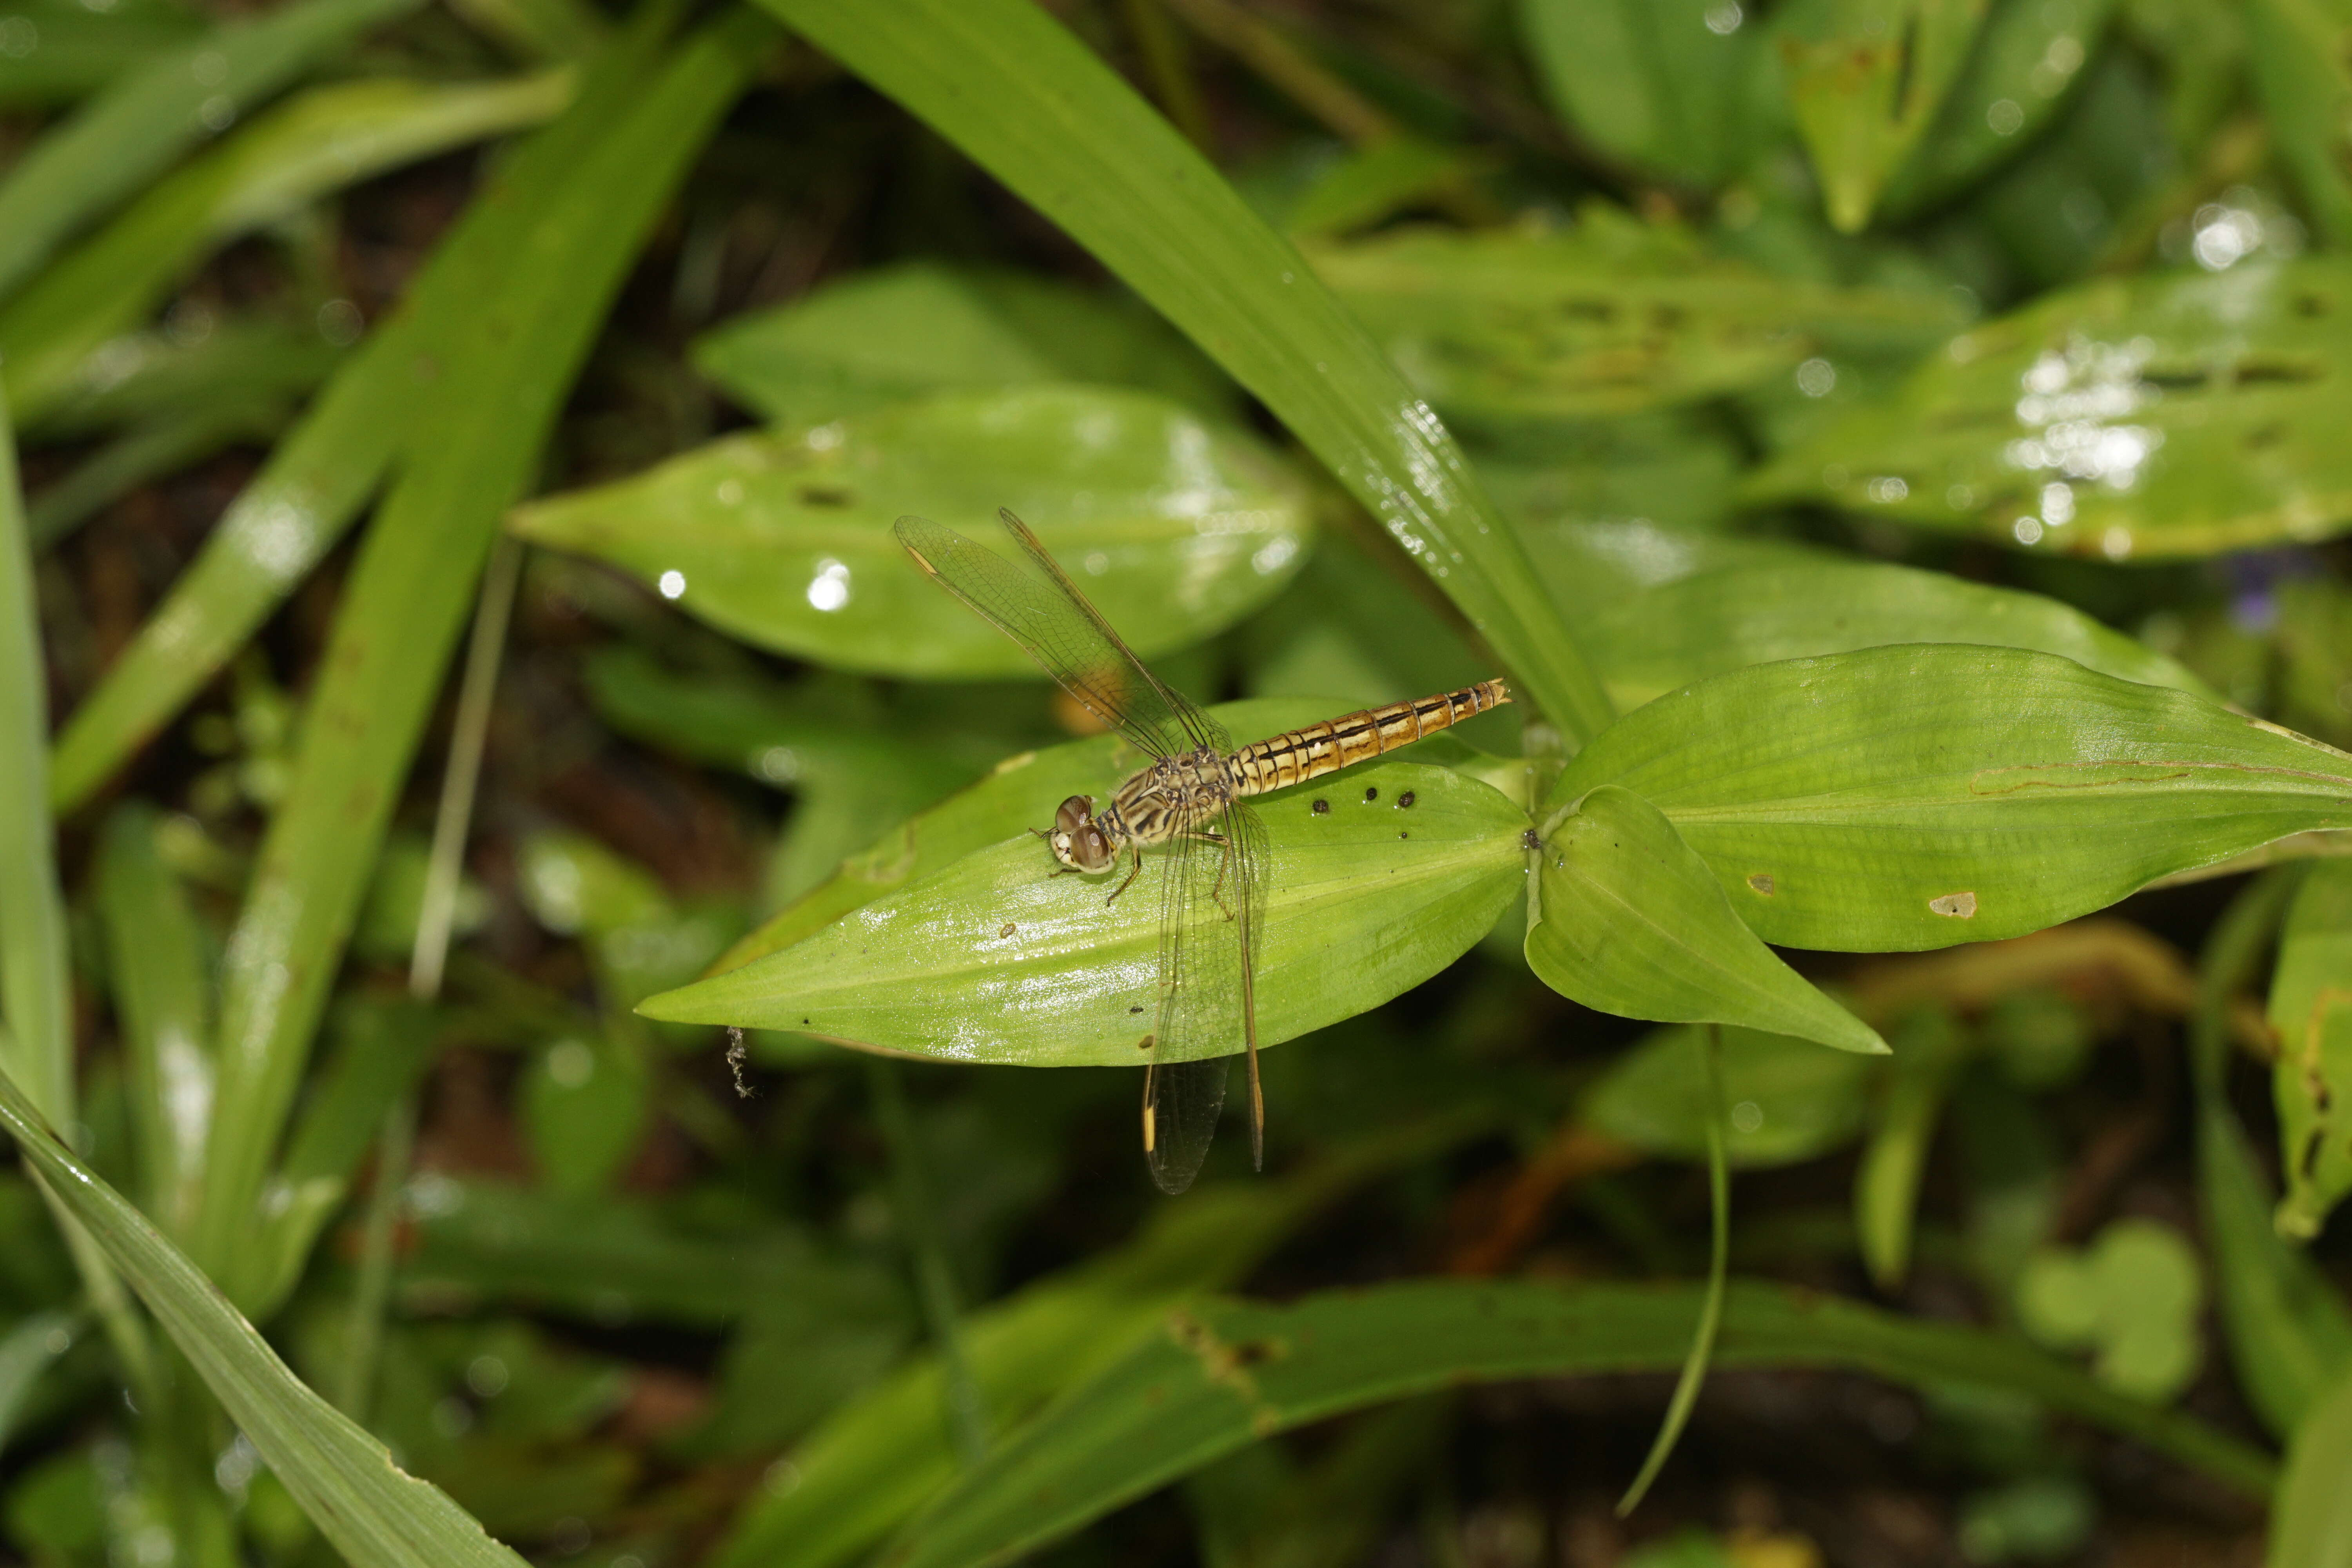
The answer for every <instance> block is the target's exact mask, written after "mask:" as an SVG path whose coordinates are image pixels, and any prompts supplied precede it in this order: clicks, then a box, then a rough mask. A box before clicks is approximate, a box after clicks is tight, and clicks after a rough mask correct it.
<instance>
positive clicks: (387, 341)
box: [51, 42, 657, 807]
mask: <svg viewBox="0 0 2352 1568" xmlns="http://www.w3.org/2000/svg"><path fill="white" fill-rule="evenodd" d="M656 58H657V56H656V51H655V50H653V49H652V48H649V47H646V45H645V44H644V43H642V42H639V43H636V44H634V45H633V44H630V43H627V42H619V43H616V44H615V45H614V47H611V48H608V49H607V50H606V51H605V52H604V54H603V55H602V56H600V57H599V58H598V59H597V60H596V61H595V62H594V64H593V66H592V67H590V68H588V71H587V74H586V75H585V77H584V78H583V81H582V84H581V88H580V91H579V94H578V96H577V100H576V101H575V102H574V104H573V106H572V110H571V111H570V112H568V113H566V114H564V115H562V117H561V118H559V119H558V120H557V121H555V123H554V124H552V125H551V126H549V127H548V128H547V129H545V130H544V131H542V132H540V133H539V134H537V135H535V136H533V137H531V138H530V141H529V142H528V143H526V144H525V145H524V146H522V147H521V148H520V149H518V150H517V151H516V153H514V155H513V156H512V157H511V158H509V159H508V160H507V161H506V162H505V163H504V165H503V166H502V168H501V170H500V172H499V176H498V177H497V178H496V179H495V180H493V181H492V182H491V184H490V186H489V189H488V192H487V193H486V194H485V195H484V198H483V199H481V200H478V201H476V202H474V203H473V204H472V205H469V206H468V207H467V209H466V213H465V216H463V217H461V218H460V219H459V220H458V222H457V226H456V227H455V228H454V229H453V230H452V231H451V233H450V235H449V237H447V238H446V239H445V240H444V241H443V242H442V243H441V245H440V246H438V247H436V249H435V250H434V253H433V255H432V257H431V258H430V259H429V260H427V262H426V263H425V266H424V268H422V269H420V271H419V272H418V273H417V275H416V277H415V279H412V280H411V282H410V283H409V285H408V287H407V288H406V289H405V290H404V297H403V300H402V304H401V306H400V308H399V310H397V311H396V312H395V313H394V315H393V317H392V319H391V320H390V321H387V322H386V323H385V324H384V325H383V327H382V328H380V329H379V330H378V331H376V332H375V333H373V335H372V336H371V337H370V338H369V339H368V341H367V342H366V344H365V345H364V346H363V347H362V348H361V349H360V350H359V351H358V352H357V353H354V354H353V355H352V358H351V359H350V360H349V361H348V362H347V363H345V364H344V365H343V366H342V368H341V371H339V372H338V373H337V374H336V375H335V377H334V379H333V380H332V381H331V382H330V383H329V384H328V385H327V387H326V389H325V391H324V392H323V393H321V395H320V397H319V399H318V401H317V403H316V404H315V405H313V406H312V407H311V409H310V412H309V414H308V415H307V416H305V417H304V418H303V420H302V422H301V423H300V424H299V426H296V427H295V429H294V430H293V431H291V432H290V433H289V435H288V436H287V437H286V439H285V440H283V441H282V442H280V443H279V444H278V447H277V448H276V449H275V450H274V451H273V452H272V453H271V455H270V460H269V462H268V464H267V465H266V466H265V467H264V468H262V470H261V472H260V473H259V474H258V475H257V476H256V477H255V479H254V480H253V482H252V483H250V484H248V485H247V487H246V488H245V489H244V490H243V491H242V492H241V493H240V494H239V495H238V496H237V498H236V500H235V501H234V502H232V503H231V504H230V506H229V509H228V510H227V512H226V514H225V515H224V516H223V517H222V519H221V521H219V522H218V523H217V524H215V526H214V528H213V531H212V533H211V535H210V536H209V537H208V538H207V539H206V540H205V548H204V551H203V552H202V553H201V554H199V555H198V556H197V558H196V560H195V562H194V564H192V565H191V566H190V567H189V568H188V570H187V571H186V572H185V573H184V574H182V576H181V578H180V580H179V582H178V583H177V584H174V585H173V590H172V593H171V594H170V595H169V596H168V597H167V598H166V599H165V600H164V602H163V604H162V605H160V606H158V607H157V609H156V611H155V613H154V614H153V615H152V616H149V618H148V620H147V622H146V624H145V625H144V626H142V627H141V628H140V632H139V636H138V637H136V638H134V639H133V640H132V642H131V646H130V647H128V648H126V649H124V650H123V652H122V655H121V658H117V659H116V660H115V661H114V663H113V665H112V666H111V667H110V668H109V669H108V670H107V673H106V676H105V678H104V679H102V680H101V681H100V684H99V687H98V689H97V690H95V691H93V692H92V693H90V695H89V699H88V700H86V701H84V702H83V704H82V705H81V707H80V708H79V709H78V710H75V712H74V713H73V715H72V716H71V717H70V718H69V719H68V721H67V722H66V725H65V729H64V731H63V732H62V733H60V734H59V735H58V742H57V755H56V765H55V781H54V783H53V784H52V786H51V787H52V790H53V792H54V795H55V798H56V799H57V801H58V804H59V805H60V806H61V807H70V806H72V805H75V804H76V803H78V802H79V801H81V800H83V799H84V798H86V797H87V796H88V795H89V794H90V792H91V791H93V790H95V789H96V788H97V787H98V786H99V784H101V783H102V782H104V780H105V779H106V778H107V777H108V776H109V775H110V773H113V772H114V770H115V769H117V768H119V767H120V766H121V764H122V763H123V762H124V761H125V760H127V759H128V758H129V756H130V755H131V752H133V751H135V750H136V749H137V748H138V747H140V746H141V745H143V744H144V743H145V742H146V741H147V740H148V738H149V737H150V736H151V735H152V734H153V733H154V732H155V731H157V730H159V729H161V728H162V727H163V724H164V723H165V722H167V721H169V720H170V718H171V717H172V715H173V713H175V712H177V711H178V710H179V708H180V706H181V704H183V703H184V702H185V701H187V700H188V699H189V697H190V696H191V695H192V694H193V693H194V692H195V691H196V690H198V689H200V688H202V687H203V686H204V685H205V682H206V681H208V680H210V679H212V678H213V676H214V675H215V674H216V673H217V672H218V671H219V669H220V668H221V667H222V666H223V665H225V664H226V663H227V662H228V659H229V658H230V656H231V655H232V654H233V653H235V652H236V649H237V647H239V646H241V645H242V644H243V643H244V642H245V640H246V639H247V637H250V636H251V635H252V634H253V631H254V629H255V628H256V627H257V626H260V625H261V623H262V622H263V621H265V620H266V619H268V616H269V615H270V613H271V612H272V611H274V610H275V609H276V608H277V607H278V605H280V604H282V603H284V601H285V599H286V596H287V595H289V594H290V593H292V592H293V590H294V586H295V584H299V583H300V582H301V581H302V580H303V579H304V578H305V577H306V576H308V575H309V574H310V569H311V568H312V567H313V566H315V565H317V564H318V563H319V562H320V560H321V559H323V558H324V557H325V555H326V553H327V552H328V551H329V550H331V549H332V548H333V546H334V544H335V542H336V541H337V540H338V539H340V538H341V536H342V533H343V531H344V530H345V529H347V528H349V527H350V526H351V523H352V519H353V518H355V517H356V516H357V515H358V513H359V510H360V507H361V506H362V503H363V502H364V501H365V500H367V499H368V497H369V495H370V494H371V493H372V492H373V490H374V489H376V487H377V486H378V485H379V484H380V483H382V481H383V477H384V475H385V473H386V472H387V471H388V469H389V468H391V466H392V462H393V459H394V454H395V453H396V452H397V451H398V450H399V449H400V447H402V446H403V445H404V443H405V442H407V441H408V439H409V438H410V436H411V434H412V432H413V430H414V428H415V426H416V424H417V421H418V420H419V419H420V418H421V417H422V416H423V414H424V412H425V410H426V409H427V408H428V407H429V406H430V400H429V399H427V398H424V397H420V396H418V395H416V386H417V384H418V383H419V382H420V381H421V380H424V379H426V378H429V377H432V376H435V375H436V374H440V373H441V372H442V369H443V367H444V365H445V363H446V355H447V353H448V352H449V349H450V346H451V345H452V344H456V343H463V342H470V341H472V340H471V334H472V333H474V332H475V331H478V324H479V323H478V315H477V311H478V309H479V306H480V304H481V301H482V300H483V299H484V298H485V297H487V296H488V295H489V294H490V293H492V292H493V291H494V290H495V289H497V287H498V283H499V279H502V278H505V277H507V276H508V275H509V270H510V268H511V267H512V263H513V258H514V256H515V255H516V254H517V250H518V247H520V246H521V245H522V244H524V243H525V241H526V237H528V236H529V235H530V232H531V231H532V229H533V227H534V226H537V225H540V224H542V223H544V222H545V221H546V214H547V210H548V208H549V206H550V204H551V203H552V202H555V201H556V200H557V199H558V198H559V197H560V195H561V194H562V192H563V190H564V189H565V187H566V185H567V183H568V182H569V181H570V180H571V179H572V174H573V170H574V165H575V164H576V163H578V161H579V160H580V159H581V158H582V157H583V156H584V155H586V153H587V152H588V150H589V149H590V148H591V147H592V146H593V143H594V142H595V141H596V140H597V138H599V137H600V136H602V135H603V133H604V131H605V130H606V128H607V127H608V126H609V125H610V123H611V121H612V120H613V118H614V115H615V114H616V113H617V112H618V106H620V105H622V104H625V102H627V101H628V99H629V95H630V94H631V93H632V91H633V90H635V89H640V88H641V87H642V83H643V79H644V77H645V76H646V75H647V74H649V73H650V72H651V70H652V68H653V66H654V63H655V60H656ZM573 199H575V200H577V199H578V198H577V197H576V196H575V197H574V198H573ZM118 345H120V348H119V347H118ZM151 347H152V340H149V339H145V338H135V339H121V338H118V339H116V340H115V341H114V342H112V343H110V344H108V345H107V347H106V348H105V349H103V350H101V351H100V353H98V354H97V355H96V356H94V358H93V359H92V360H91V361H89V362H85V365H86V367H87V369H88V371H89V372H92V373H98V372H102V371H103V370H104V369H105V368H106V367H107V366H108V365H109V364H110V363H112V362H113V361H114V360H115V359H116V358H117V357H118V355H119V356H120V357H121V359H122V360H123V361H124V363H131V359H132V356H133V355H136V356H138V359H139V362H140V363H142V364H143V363H146V360H147V357H148V355H149V353H150V352H151ZM135 368H136V366H134V369H135ZM196 379H199V380H200V379H202V378H201V377H198V378H196ZM126 384H127V383H126ZM103 391H104V386H103V382H102V380H101V381H100V384H98V387H97V392H98V394H99V395H102V394H103ZM91 393H92V389H91V386H90V384H89V379H88V376H87V375H85V374H83V373H82V372H77V379H76V382H75V384H74V391H73V396H72V398H71V399H69V400H68V402H66V403H65V404H62V405H60V409H59V416H60V417H64V416H66V415H67V414H68V412H69V411H70V410H73V409H78V408H79V407H80V406H82V405H81V403H80V402H79V400H80V399H82V398H85V397H87V396H89V395H91Z"/></svg>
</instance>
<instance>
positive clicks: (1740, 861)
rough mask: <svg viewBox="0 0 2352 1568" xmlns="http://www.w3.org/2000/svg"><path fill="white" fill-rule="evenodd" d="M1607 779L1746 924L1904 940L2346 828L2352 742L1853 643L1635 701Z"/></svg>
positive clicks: (1568, 776)
mask: <svg viewBox="0 0 2352 1568" xmlns="http://www.w3.org/2000/svg"><path fill="white" fill-rule="evenodd" d="M1601 784H1622V785H1624V786H1625V787H1626V788H1627V789H1630V790H1632V791H1633V792H1634V793H1635V794H1637V795H1641V796H1642V797H1643V799H1645V800H1647V801H1649V802H1650V804H1652V805H1654V806H1656V807H1657V808H1658V809H1659V810H1660V811H1662V812H1664V814H1665V816H1666V819H1667V820H1668V821H1669V822H1671V823H1673V824H1674V826H1675V831H1676V832H1678V833H1679V834H1680V835H1681V836H1682V837H1683V840H1684V842H1685V843H1686V844H1688V845H1689V846H1690V847H1692V848H1693V849H1696V851H1697V852H1698V853H1699V855H1700V856H1701V857H1703V858H1705V859H1706V862H1707V865H1708V866H1709V867H1710V868H1712V869H1713V870H1714V872H1715V874H1716V877H1717V880H1718V881H1720V882H1721V883H1722V884H1723V886H1724V889H1725V890H1726V891H1727V893H1729V894H1730V896H1731V903H1732V907H1733V909H1735V910H1738V913H1739V918H1740V919H1741V920H1743V921H1746V922H1748V925H1749V926H1750V927H1752V928H1753V929H1754V930H1755V931H1756V933H1757V934H1758V935H1759V936H1760V937H1762V938H1763V939H1764V940H1765V941H1767V942H1776V943H1779V944H1780V945H1783V946H1788V947H1807V948H1827V949H1832V950H1837V951H1842V952H1855V951H1860V952H1907V951H1913V950H1916V949H1920V948H1931V947H1946V946H1949V945H1950V944H1952V943H1954V942H1982V941H1987V940H1990V939H1992V938H1996V937H2006V936H2020V935H2022V934H2024V933H2025V932H2027V931H2039V930H2041V929H2042V927H2044V926H2048V925H2055V924H2056V923H2058V922H2059V921H2063V920H2069V919H2072V918H2073V917H2074V916H2075V915H2079V914H2087V913H2088V912H2090V911H2091V910H2096V909H2101V908H2104V907H2105V906H2106V905H2108V904H2111V903H2113V902H2115V901H2116V900H2118V899H2120V898H2123V897H2124V896H2126V894H2128V893H2131V892H2133V891H2135V890H2137V889H2139V888H2142V887H2144V886H2146V885H2147V883H2149V882H2151V881H2153V880H2155V879H2157V878H2158V877H2161V876H2165V875H2168V874H2169V873H2172V872H2175V871H2182V870H2187V869H2189V868H2192V867H2199V866H2208V865H2211V864H2213V863H2214V862H2216V861H2220V860H2225V859H2227V858H2230V857H2231V856H2233V855H2237V854H2242V853H2243V852H2245V851H2247V850H2250V849H2252V848H2255V847H2259V846H2261V845H2263V844H2267V843H2270V842H2271V841H2273V839H2277V838H2283V837H2286V836H2287V835H2289V834H2293V833H2300V832H2305V831H2309V830H2312V829H2315V828H2323V827H2339V826H2347V825H2352V756H2347V755H2346V754H2345V753H2343V752H2338V751H2336V750H2335V749H2334V748H2333V747H2329V746H2324V745H2321V744H2320V743H2319V742H2316V741H2312V740H2308V739H2305V737H2303V736H2300V735H2297V734H2294V732H2292V731H2285V730H2281V729H2279V728H2278V727H2277V726H2276V725H2273V724H2268V723H2265V722H2263V721H2261V720H2258V719H2249V718H2246V717H2243V716H2242V715H2240V714H2236V713H2232V712H2231V711H2230V710H2227V709H2225V708H2223V707H2221V705H2220V704H2219V703H2216V702H2212V701H2210V700H2205V699H2202V698H2198V697H2191V696H2189V695H2187V694H2185V693H2182V692H2178V691H2168V690H2165V689H2161V688H2158V687H2154V686H2142V685H2137V684H2135V683H2132V682H2128V681H2121V680H2117V679H2115V678H2113V677H2112V676H2105V675H2100V674H2097V673H2096V672H2095V671H2092V670H2088V669H2085V668H2083V667H2082V666H2081V665H2078V664H2075V663H2074V662H2073V661H2072V660H2069V659H2063V658H2054V657H2053V656H2051V655H2049V654H2043V653H2032V652H2028V651H2026V650H2024V649H2020V648H1991V647H1967V646H1962V645H1957V644H1930V645H1907V646H1896V647H1879V648H1867V649H1863V650H1861V651H1858V652H1854V653H1847V654H1833V655H1830V656H1828V657H1825V658H1801V659H1789V660H1785V661H1783V662H1780V663H1778V664H1766V665H1756V666H1752V667H1750V668H1747V669H1743V670H1738V671H1735V672H1733V673H1732V674H1729V675H1721V676H1716V677H1713V678H1711V679H1706V680H1702V681H1699V682H1698V683H1697V684H1696V685H1693V686H1689V687H1685V688H1684V689H1682V690H1680V691H1677V692H1675V694H1673V695H1672V696H1670V697H1662V698H1660V699H1659V700H1657V701H1655V702H1653V703H1651V704H1650V705H1649V706H1648V707H1646V708H1643V709H1640V710H1636V711H1634V712H1633V713H1631V714H1628V715H1627V716H1626V717H1625V718H1624V719H1622V720H1621V721H1618V723H1617V724H1616V725H1615V726H1613V727H1612V728H1611V729H1610V730H1609V731H1606V732H1604V733H1603V734H1602V735H1601V737H1600V738H1599V739H1598V740H1596V741H1595V742H1593V743H1592V744H1591V745H1590V746H1588V747H1587V748H1585V750H1584V751H1582V752H1580V753H1578V755H1577V756H1576V757H1575V758H1574V759H1572V760H1571V761H1570V763H1569V764H1568V768H1567V771H1566V772H1565V773H1562V774H1561V775H1560V777H1559V781H1558V782H1557V783H1556V784H1554V786H1553V788H1552V793H1551V796H1550V803H1549V804H1550V805H1554V806H1557V805H1561V804H1564V803H1566V802H1568V801H1571V800H1574V799H1576V798H1577V797H1578V796H1579V795H1582V794H1584V793H1585V792H1586V791H1588V790H1591V789H1596V788H1598V787H1599V786H1601Z"/></svg>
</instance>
